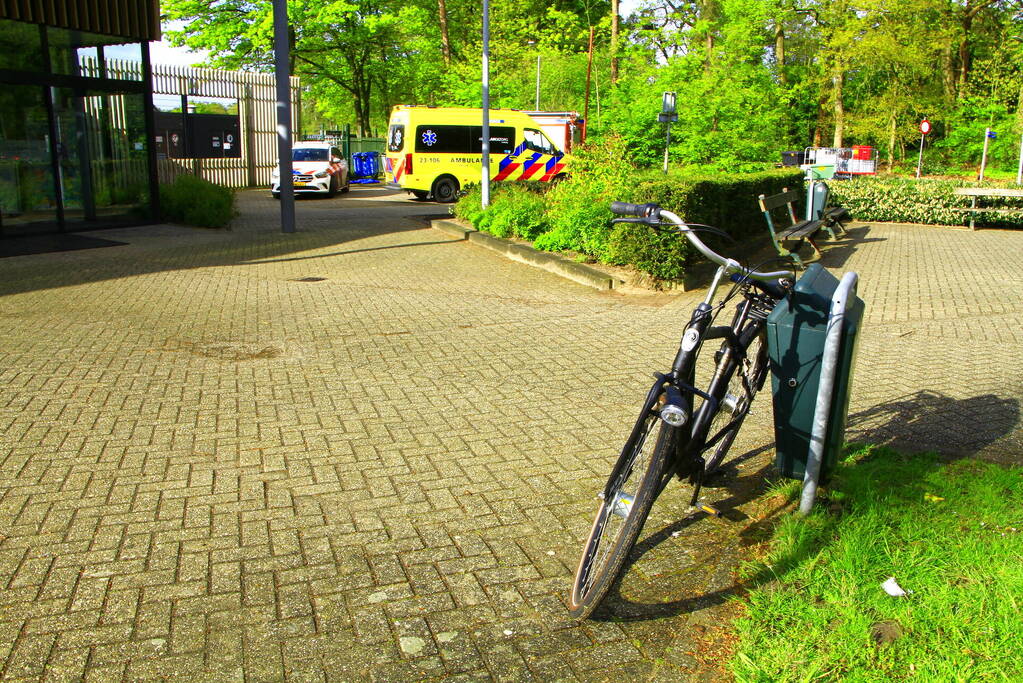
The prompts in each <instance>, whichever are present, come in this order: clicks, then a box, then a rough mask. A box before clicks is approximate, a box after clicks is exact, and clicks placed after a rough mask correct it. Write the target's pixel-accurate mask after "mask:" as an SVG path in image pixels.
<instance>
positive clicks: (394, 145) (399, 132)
mask: <svg viewBox="0 0 1023 683" xmlns="http://www.w3.org/2000/svg"><path fill="white" fill-rule="evenodd" d="M404 146H405V126H404V125H403V124H400V123H396V124H394V125H392V126H391V127H390V129H389V130H388V131H387V151H388V152H400V151H401V149H402V147H404Z"/></svg>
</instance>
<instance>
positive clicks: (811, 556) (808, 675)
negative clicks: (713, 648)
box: [732, 447, 1023, 682]
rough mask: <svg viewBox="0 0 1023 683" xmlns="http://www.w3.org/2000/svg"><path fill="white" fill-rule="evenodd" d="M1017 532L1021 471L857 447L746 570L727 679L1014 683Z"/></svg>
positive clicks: (1021, 649) (1019, 657)
mask: <svg viewBox="0 0 1023 683" xmlns="http://www.w3.org/2000/svg"><path fill="white" fill-rule="evenodd" d="M797 490H798V485H796V486H789V487H787V493H788V494H789V495H791V496H794V495H795V493H796V491H797ZM1021 532H1023V470H1021V469H1020V468H1004V467H999V466H997V465H992V464H988V463H982V462H979V461H974V460H962V461H958V462H954V463H951V464H947V463H942V462H940V461H939V460H938V459H937V457H935V456H933V455H927V454H924V455H913V456H906V455H900V454H898V453H896V452H894V451H891V450H889V449H885V448H875V447H863V448H859V449H855V451H854V453H853V454H852V455H851V456H850V457H849V459H848V460H846V461H845V462H844V463H843V464H842V465H840V467H839V468H838V469H837V471H836V473H835V475H834V480H833V482H832V485H831V486H830V493H829V497H828V498H827V499H825V500H822V501H820V504H819V505H818V508H817V510H815V511H814V513H813V514H812V515H810V516H809V517H808V518H805V519H800V518H796V517H795V516H786V517H785V518H783V519H782V521H781V522H780V523H779V524H778V526H777V528H776V529H775V530H774V534H773V537H772V538H771V540H770V542H769V543H768V544H767V550H766V553H765V556H764V557H763V558H762V559H761V560H759V561H756V562H753V563H751V564H749V565H748V566H746V567H745V568H744V570H743V571H744V575H745V579H746V581H747V582H748V584H749V585H753V586H755V588H753V589H751V591H750V593H749V595H748V598H747V605H746V610H747V614H746V616H744V617H742V618H740V619H739V620H738V621H737V623H736V625H737V629H738V636H739V644H738V645H737V648H736V655H735V657H734V659H733V661H732V667H733V671H734V673H735V677H736V680H738V681H772V682H773V681H811V680H835V679H841V680H850V681H889V680H893V679H907V678H914V679H918V680H926V681H966V680H970V681H973V680H997V681H1009V680H1021V679H1023V623H1021V617H1020V608H1021V607H1023V533H1021ZM890 576H894V577H895V579H896V580H897V581H898V583H899V585H900V586H902V588H904V589H906V590H907V591H912V592H911V594H910V595H909V596H908V597H905V598H893V597H890V596H889V595H888V594H886V593H885V592H884V591H883V590H882V589H881V583H882V582H883V581H885V579H887V578H888V577H890Z"/></svg>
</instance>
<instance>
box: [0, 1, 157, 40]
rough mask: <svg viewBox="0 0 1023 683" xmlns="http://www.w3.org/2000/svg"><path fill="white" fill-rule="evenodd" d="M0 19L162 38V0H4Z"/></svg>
mask: <svg viewBox="0 0 1023 683" xmlns="http://www.w3.org/2000/svg"><path fill="white" fill-rule="evenodd" d="M0 19H17V20H18V21H29V22H32V23H33V24H46V25H47V26H59V27H61V28H70V29H75V30H78V31H88V32H90V33H102V34H104V35H110V36H122V37H124V38H133V39H135V40H140V41H141V40H160V2H159V0H3V1H2V2H0Z"/></svg>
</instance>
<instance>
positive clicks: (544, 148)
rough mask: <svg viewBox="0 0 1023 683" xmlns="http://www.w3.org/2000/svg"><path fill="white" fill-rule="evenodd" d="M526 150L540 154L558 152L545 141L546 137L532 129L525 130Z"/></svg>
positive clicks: (548, 141) (549, 142)
mask: <svg viewBox="0 0 1023 683" xmlns="http://www.w3.org/2000/svg"><path fill="white" fill-rule="evenodd" d="M524 132H525V139H526V149H531V150H533V151H534V152H540V153H542V154H557V153H558V150H556V149H554V145H553V144H551V141H550V140H548V139H547V136H546V135H544V134H543V133H541V132H540V131H538V130H533V129H532V128H526V129H525V131H524Z"/></svg>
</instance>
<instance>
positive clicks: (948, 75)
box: [941, 42, 957, 100]
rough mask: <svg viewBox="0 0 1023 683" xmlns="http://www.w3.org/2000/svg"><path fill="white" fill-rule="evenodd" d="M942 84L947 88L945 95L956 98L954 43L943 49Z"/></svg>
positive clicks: (952, 98)
mask: <svg viewBox="0 0 1023 683" xmlns="http://www.w3.org/2000/svg"><path fill="white" fill-rule="evenodd" d="M941 84H942V86H943V88H944V90H945V97H946V98H948V99H949V100H954V99H956V96H957V93H956V68H955V60H953V59H952V43H951V42H950V43H949V44H948V45H946V46H945V47H943V48H942V50H941Z"/></svg>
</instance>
